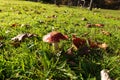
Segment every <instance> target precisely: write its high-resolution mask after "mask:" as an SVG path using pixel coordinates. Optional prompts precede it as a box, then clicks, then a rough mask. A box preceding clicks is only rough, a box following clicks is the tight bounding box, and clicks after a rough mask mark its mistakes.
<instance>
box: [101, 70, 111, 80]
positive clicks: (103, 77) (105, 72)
mask: <svg viewBox="0 0 120 80" xmlns="http://www.w3.org/2000/svg"><path fill="white" fill-rule="evenodd" d="M100 74H101V80H112V79H111V78H110V76H109V74H108V70H105V69H103V70H102V71H101V72H100Z"/></svg>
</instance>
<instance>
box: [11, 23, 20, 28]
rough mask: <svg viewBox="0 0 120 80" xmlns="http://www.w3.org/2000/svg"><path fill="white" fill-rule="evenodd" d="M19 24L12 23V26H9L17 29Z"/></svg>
mask: <svg viewBox="0 0 120 80" xmlns="http://www.w3.org/2000/svg"><path fill="white" fill-rule="evenodd" d="M18 25H19V24H17V23H14V24H11V27H17V26H18Z"/></svg>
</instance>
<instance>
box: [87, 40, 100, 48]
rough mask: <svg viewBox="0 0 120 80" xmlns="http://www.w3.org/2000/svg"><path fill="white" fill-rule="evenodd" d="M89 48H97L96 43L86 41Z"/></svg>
mask: <svg viewBox="0 0 120 80" xmlns="http://www.w3.org/2000/svg"><path fill="white" fill-rule="evenodd" d="M88 43H89V46H90V48H97V47H98V43H97V42H93V41H92V40H90V39H89V40H88Z"/></svg>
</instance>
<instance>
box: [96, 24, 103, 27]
mask: <svg viewBox="0 0 120 80" xmlns="http://www.w3.org/2000/svg"><path fill="white" fill-rule="evenodd" d="M94 25H95V26H96V27H103V26H104V24H94Z"/></svg>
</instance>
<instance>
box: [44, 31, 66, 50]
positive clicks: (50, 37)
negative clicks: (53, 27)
mask: <svg viewBox="0 0 120 80" xmlns="http://www.w3.org/2000/svg"><path fill="white" fill-rule="evenodd" d="M67 39H68V36H67V35H63V34H62V33H60V32H57V31H52V32H50V33H48V34H47V35H45V36H43V41H44V42H48V43H51V44H52V45H53V48H54V49H55V50H58V49H59V46H58V42H60V40H67Z"/></svg>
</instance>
